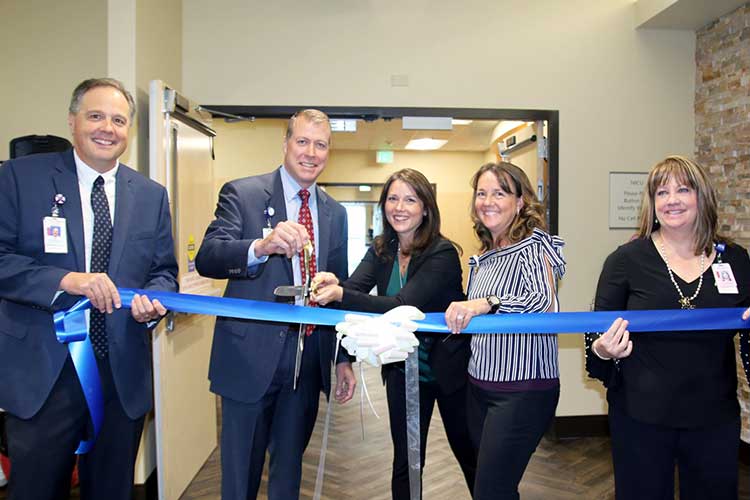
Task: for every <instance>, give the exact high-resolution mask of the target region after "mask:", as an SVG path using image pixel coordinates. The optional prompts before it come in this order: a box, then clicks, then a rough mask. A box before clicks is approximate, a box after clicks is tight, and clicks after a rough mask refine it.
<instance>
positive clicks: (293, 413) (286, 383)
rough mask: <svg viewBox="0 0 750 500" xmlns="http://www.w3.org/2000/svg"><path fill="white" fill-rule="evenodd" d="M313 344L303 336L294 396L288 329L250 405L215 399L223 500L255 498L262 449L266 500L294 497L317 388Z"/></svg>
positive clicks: (293, 340) (293, 333)
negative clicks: (267, 381)
mask: <svg viewBox="0 0 750 500" xmlns="http://www.w3.org/2000/svg"><path fill="white" fill-rule="evenodd" d="M315 335H318V332H317V331H316V332H314V333H313V336H315ZM318 340H319V339H316V338H313V337H309V338H307V340H306V341H305V350H304V355H303V356H302V366H301V371H300V377H299V385H298V386H297V390H296V391H295V390H294V389H293V388H294V385H293V380H294V360H295V354H296V345H297V330H296V329H294V330H291V329H290V331H289V333H287V336H286V340H285V343H284V351H283V352H282V354H281V360H280V361H279V364H278V366H277V369H276V372H275V373H274V377H273V380H272V381H271V385H270V387H269V388H268V391H267V392H266V394H265V395H264V396H263V397H262V398H261V399H260V400H259V401H257V402H255V403H243V402H240V401H234V400H231V399H229V398H222V399H221V404H222V428H221V473H222V477H221V497H222V498H223V499H225V500H241V499H254V498H256V496H257V495H258V488H259V487H260V480H261V474H262V472H263V464H264V462H265V457H266V449H268V451H269V455H270V461H269V464H268V499H269V500H294V499H296V498H299V489H300V482H301V479H302V455H303V454H304V452H305V448H307V444H308V443H309V442H310V437H311V436H312V432H313V428H314V427H315V419H316V417H317V415H318V401H319V400H320V391H321V388H322V380H321V377H320V354H319V346H318ZM248 383H252V381H248Z"/></svg>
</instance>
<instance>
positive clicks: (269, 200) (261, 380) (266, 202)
mask: <svg viewBox="0 0 750 500" xmlns="http://www.w3.org/2000/svg"><path fill="white" fill-rule="evenodd" d="M316 196H317V199H318V202H317V203H318V238H319V240H320V241H318V242H317V244H316V251H317V254H318V255H317V257H318V263H319V264H318V270H319V271H329V272H332V273H335V274H336V275H337V276H341V277H346V275H347V222H346V210H345V209H344V207H342V206H341V205H340V204H339V203H338V202H336V200H334V199H333V198H331V197H330V196H328V195H327V194H326V193H325V192H324V191H322V190H321V189H320V188H316ZM267 207H273V209H274V215H273V216H272V217H271V225H272V227H276V224H278V223H279V222H281V221H285V220H287V215H286V202H285V200H284V191H283V188H282V184H281V174H280V172H279V170H278V169H277V170H275V171H273V172H271V173H268V174H264V175H258V176H254V177H245V178H242V179H237V180H234V181H231V182H228V183H227V184H225V185H224V186H223V187H222V189H221V192H220V193H219V201H218V204H217V207H216V214H215V215H216V219H215V220H214V221H213V222H212V223H211V224H210V225H209V227H208V229H207V230H206V235H205V236H204V238H203V243H202V244H201V247H200V250H199V251H198V255H197V257H196V260H195V264H196V268H197V270H198V272H199V273H200V274H201V275H203V276H207V277H210V278H217V279H226V278H229V283H228V285H227V288H226V291H225V293H224V296H225V297H235V298H242V299H252V300H264V301H269V302H274V301H285V302H286V301H288V300H289V299H288V298H278V297H276V296H274V294H273V290H274V288H275V287H277V286H279V285H292V284H294V278H293V275H292V264H291V260H290V259H288V258H287V257H286V256H285V255H271V256H270V257H269V258H268V261H267V262H265V263H264V264H261V265H259V266H255V267H254V268H253V269H250V270H249V269H248V267H247V255H248V250H249V249H250V244H251V243H252V242H253V240H255V239H258V238H262V237H263V234H262V231H263V228H264V227H265V226H266V215H265V213H264V212H265V210H266V208H267ZM295 326H296V325H295ZM289 327H290V325H289V324H288V323H272V322H266V321H253V320H242V319H231V318H223V317H219V318H217V319H216V328H215V331H214V340H213V346H212V349H211V364H210V367H209V374H208V376H209V379H210V380H211V390H212V391H213V392H215V393H217V394H220V395H221V396H224V397H228V398H230V399H233V400H235V401H239V402H243V403H253V402H256V401H258V400H259V399H260V398H261V397H262V396H263V395H264V394H265V393H266V391H267V389H268V387H269V385H270V384H271V380H272V378H273V375H274V372H275V371H276V366H277V365H278V363H279V359H280V358H281V353H282V350H283V348H284V343H285V338H286V335H287V334H288V332H289ZM294 335H296V332H295V333H294ZM311 341H313V342H319V345H320V370H321V378H322V380H323V389H324V390H325V391H326V393H328V391H329V390H330V379H331V375H330V368H331V362H332V359H333V351H334V347H335V336H334V333H333V330H332V329H330V328H318V329H317V330H316V332H315V333H314V334H313V335H312V337H310V338H309V339H307V342H311Z"/></svg>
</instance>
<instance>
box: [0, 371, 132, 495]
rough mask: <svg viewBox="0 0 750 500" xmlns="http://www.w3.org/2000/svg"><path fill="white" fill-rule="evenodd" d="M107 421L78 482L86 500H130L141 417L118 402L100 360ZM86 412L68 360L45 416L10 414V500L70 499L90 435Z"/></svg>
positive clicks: (42, 412) (109, 374)
mask: <svg viewBox="0 0 750 500" xmlns="http://www.w3.org/2000/svg"><path fill="white" fill-rule="evenodd" d="M97 365H98V367H99V375H100V378H101V383H102V392H103V399H104V420H103V422H102V427H101V431H100V432H99V436H98V437H97V439H96V443H95V444H94V446H93V448H92V449H91V450H90V451H89V452H88V453H86V454H84V455H80V459H79V463H78V476H79V479H80V486H81V490H80V491H81V498H82V499H84V500H98V499H103V498H106V499H107V500H110V499H113V500H117V499H122V500H126V499H127V500H130V498H131V495H132V490H133V467H134V466H135V459H136V455H137V453H138V445H139V443H140V439H141V432H142V431H143V417H141V418H138V419H135V420H133V419H131V418H129V417H128V416H127V415H126V414H125V410H124V409H123V408H122V405H121V404H120V399H119V397H118V396H117V391H116V389H115V385H114V380H113V379H112V370H111V368H110V364H109V361H108V360H107V359H98V360H97ZM92 428H93V427H92V424H91V419H90V418H89V413H88V406H87V404H86V400H85V398H84V395H83V391H82V389H81V385H80V382H79V381H78V377H77V376H76V373H75V368H74V367H73V362H72V361H71V359H70V357H68V359H67V360H66V361H65V364H64V366H63V369H62V372H61V373H60V377H59V378H58V379H57V382H56V383H55V385H54V387H53V388H52V391H51V393H50V395H49V397H48V398H47V401H45V403H44V405H43V406H42V408H41V410H39V412H37V414H36V415H34V416H33V417H31V418H30V419H21V418H18V417H15V416H13V415H10V414H8V417H7V431H8V450H9V457H10V460H11V468H12V470H11V474H10V483H9V491H8V493H9V494H8V498H9V499H10V500H59V499H65V498H68V496H69V493H70V476H71V473H72V471H73V466H74V465H75V459H76V455H75V454H74V452H75V450H76V449H77V448H78V444H79V442H80V441H81V439H83V438H84V437H87V436H89V435H90V433H91V431H92Z"/></svg>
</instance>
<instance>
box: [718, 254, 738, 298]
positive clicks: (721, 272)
mask: <svg viewBox="0 0 750 500" xmlns="http://www.w3.org/2000/svg"><path fill="white" fill-rule="evenodd" d="M711 269H712V270H713V273H714V280H715V281H716V288H717V289H718V290H719V293H722V294H726V293H739V291H738V290H737V281H735V279H734V273H733V272H732V266H730V265H729V264H727V263H726V262H719V263H716V264H713V265H712V266H711Z"/></svg>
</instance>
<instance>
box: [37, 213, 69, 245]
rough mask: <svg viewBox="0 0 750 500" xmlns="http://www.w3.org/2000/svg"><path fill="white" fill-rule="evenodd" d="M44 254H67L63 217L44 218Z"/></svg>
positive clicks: (66, 234)
mask: <svg viewBox="0 0 750 500" xmlns="http://www.w3.org/2000/svg"><path fill="white" fill-rule="evenodd" d="M43 226H44V251H45V253H68V227H67V224H66V221H65V219H64V218H63V217H45V218H44V223H43Z"/></svg>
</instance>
